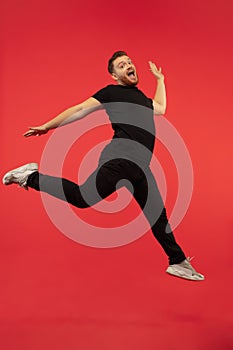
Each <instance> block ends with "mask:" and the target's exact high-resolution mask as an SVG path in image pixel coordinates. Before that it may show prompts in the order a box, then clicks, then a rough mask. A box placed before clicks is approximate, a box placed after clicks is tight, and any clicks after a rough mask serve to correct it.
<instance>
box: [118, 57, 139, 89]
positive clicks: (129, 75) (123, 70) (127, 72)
mask: <svg viewBox="0 0 233 350" xmlns="http://www.w3.org/2000/svg"><path fill="white" fill-rule="evenodd" d="M112 77H113V79H114V80H116V81H117V83H118V84H119V85H130V86H135V85H137V83H138V76H137V72H136V68H135V66H134V64H133V63H132V61H131V59H130V58H129V57H128V56H121V57H117V58H116V59H115V61H114V62H113V73H112Z"/></svg>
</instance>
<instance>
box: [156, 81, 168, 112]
mask: <svg viewBox="0 0 233 350" xmlns="http://www.w3.org/2000/svg"><path fill="white" fill-rule="evenodd" d="M153 100H154V102H155V103H158V104H159V105H160V106H161V108H162V109H163V111H164V113H165V110H166V107H167V98H166V88H165V83H164V78H160V79H158V80H157V87H156V92H155V96H154V99H153Z"/></svg>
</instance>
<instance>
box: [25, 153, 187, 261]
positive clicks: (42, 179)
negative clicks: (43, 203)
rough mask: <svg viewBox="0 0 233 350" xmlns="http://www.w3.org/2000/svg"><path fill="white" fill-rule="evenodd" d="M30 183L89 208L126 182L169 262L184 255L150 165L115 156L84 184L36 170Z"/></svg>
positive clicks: (81, 206)
mask: <svg viewBox="0 0 233 350" xmlns="http://www.w3.org/2000/svg"><path fill="white" fill-rule="evenodd" d="M125 180H126V181H125ZM27 186H29V187H31V188H34V189H35V190H37V191H43V192H46V193H48V194H50V195H52V196H54V197H57V198H59V199H61V200H63V201H66V202H68V203H70V204H72V205H74V206H76V207H78V208H88V207H90V206H92V205H94V204H96V203H98V202H99V201H101V200H102V199H103V198H106V197H107V196H109V195H110V194H111V193H113V192H115V190H116V188H117V189H119V188H120V187H122V186H125V187H126V188H127V189H128V190H129V191H130V192H131V193H132V194H133V196H134V198H135V200H136V201H137V203H138V204H139V206H140V208H141V209H142V210H143V213H144V215H145V216H146V218H147V220H148V222H149V223H150V226H151V230H152V232H153V235H154V237H155V238H156V239H157V241H158V242H159V243H160V245H161V246H162V248H163V249H164V251H165V253H166V254H167V256H168V258H169V263H170V264H178V263H180V262H181V261H183V260H184V259H185V255H184V253H183V251H182V249H181V248H180V246H179V245H178V244H177V242H176V240H175V238H174V235H173V233H172V231H171V227H170V225H169V223H168V219H167V215H166V210H165V208H164V204H163V200H162V198H161V195H160V193H159V190H158V187H157V184H156V181H155V179H154V177H153V174H152V173H151V170H150V168H149V167H148V168H146V169H143V170H142V168H140V167H139V166H137V165H136V164H135V163H133V162H131V161H128V160H124V159H114V160H111V161H108V162H106V163H105V164H100V163H99V166H98V167H97V169H96V170H95V171H94V172H93V173H92V174H91V175H90V176H89V177H88V178H87V180H86V181H85V182H84V183H83V184H82V185H77V184H75V183H73V182H71V181H69V180H67V179H63V178H59V177H54V176H49V175H44V174H41V173H38V172H34V173H32V174H31V175H30V176H29V177H28V180H27Z"/></svg>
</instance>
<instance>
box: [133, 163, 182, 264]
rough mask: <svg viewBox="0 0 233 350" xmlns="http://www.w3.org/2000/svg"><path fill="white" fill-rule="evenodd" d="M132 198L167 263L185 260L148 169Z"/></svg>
mask: <svg viewBox="0 0 233 350" xmlns="http://www.w3.org/2000/svg"><path fill="white" fill-rule="evenodd" d="M134 198H135V199H136V201H137V202H138V204H139V205H140V207H141V209H142V210H143V212H144V214H145V216H146V218H147V220H148V221H149V224H150V226H151V230H152V232H153V235H154V237H155V238H156V239H157V241H158V242H159V243H160V245H161V246H162V248H163V249H164V251H165V253H166V254H167V256H168V258H169V263H170V264H176V263H180V262H181V261H183V260H184V259H185V258H186V257H185V254H184V252H183V251H182V249H181V248H180V246H179V245H178V244H177V242H176V240H175V237H174V235H173V233H172V231H171V228H170V225H169V223H168V219H167V215H166V209H165V207H164V203H163V200H162V197H161V195H160V192H159V189H158V186H157V183H156V181H155V179H154V176H153V174H152V173H151V170H150V169H149V168H148V169H145V170H144V175H143V176H142V178H141V181H140V182H138V183H137V185H136V186H135V190H134Z"/></svg>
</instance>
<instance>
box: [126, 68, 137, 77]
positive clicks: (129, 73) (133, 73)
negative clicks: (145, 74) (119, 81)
mask: <svg viewBox="0 0 233 350" xmlns="http://www.w3.org/2000/svg"><path fill="white" fill-rule="evenodd" d="M127 75H128V77H130V78H136V75H135V72H134V70H133V69H131V70H129V71H128V72H127Z"/></svg>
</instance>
